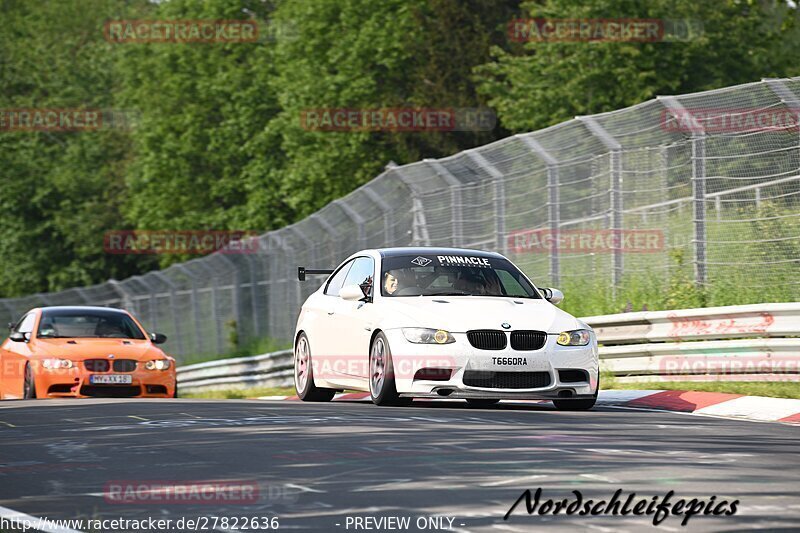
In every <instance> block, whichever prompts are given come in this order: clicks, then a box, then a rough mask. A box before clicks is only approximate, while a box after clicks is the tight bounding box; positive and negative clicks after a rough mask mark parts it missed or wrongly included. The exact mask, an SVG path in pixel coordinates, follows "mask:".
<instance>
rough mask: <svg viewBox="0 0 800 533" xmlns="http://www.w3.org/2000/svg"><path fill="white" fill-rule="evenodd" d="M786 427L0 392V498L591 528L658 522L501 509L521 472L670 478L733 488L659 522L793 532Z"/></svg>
mask: <svg viewBox="0 0 800 533" xmlns="http://www.w3.org/2000/svg"><path fill="white" fill-rule="evenodd" d="M799 435H800V428H798V427H796V426H788V425H784V424H777V423H756V422H748V421H736V420H726V419H715V418H707V417H697V416H690V415H681V414H676V413H663V412H653V411H637V410H632V409H625V408H611V407H598V408H596V409H595V410H594V411H591V412H584V413H564V412H557V411H555V410H553V409H552V408H551V407H550V406H549V405H545V404H542V405H531V406H524V407H512V406H502V407H497V408H493V409H474V408H468V407H467V406H466V404H461V403H455V402H450V403H435V402H415V404H414V405H413V406H411V407H402V408H378V407H375V406H373V405H371V404H365V403H356V402H352V403H350V402H335V403H330V404H306V403H301V402H291V401H283V402H277V401H275V402H269V401H255V400H253V401H247V400H242V401H234V400H230V401H205V400H157V401H142V400H122V401H120V400H79V401H67V400H50V401H39V402H30V401H7V402H3V403H2V404H0V507H2V508H5V510H6V511H5V512H6V513H7V512H8V510H14V511H19V512H22V513H26V514H27V515H30V516H33V517H46V518H50V519H55V518H94V519H100V518H109V519H111V518H130V519H137V520H142V519H146V518H148V517H157V518H172V519H177V518H180V517H213V516H217V517H223V516H225V517H236V516H238V517H241V516H248V517H271V516H277V517H279V522H280V529H281V530H314V531H338V530H341V531H366V530H367V529H365V527H366V526H367V525H370V524H371V525H372V526H375V523H374V522H372V523H364V522H362V523H361V525H362V527H361V528H358V529H356V528H355V522H354V517H366V516H370V517H379V516H397V517H410V518H411V521H410V524H411V526H412V527H410V529H407V530H409V531H419V530H420V529H417V527H416V526H415V521H416V520H417V518H419V517H428V518H430V517H445V519H444V520H443V521H442V523H441V524H442V525H443V526H444V527H441V528H438V529H437V528H435V527H432V528H430V529H426V530H428V531H437V530H438V531H446V530H450V531H532V530H534V529H539V528H541V527H545V526H546V527H548V528H551V527H556V528H559V529H563V530H576V529H580V530H585V529H588V530H594V531H600V532H602V531H639V530H642V529H655V528H654V527H653V526H652V516H650V517H648V516H633V515H629V516H624V517H623V516H578V515H571V516H566V515H564V514H563V513H562V514H560V515H558V516H552V515H546V516H539V515H538V514H534V515H531V516H529V515H528V514H527V512H526V511H525V504H524V503H523V504H520V506H519V507H518V508H517V509H516V510H515V511H514V513H513V514H512V516H511V518H510V519H509V520H508V521H504V520H503V515H504V514H505V513H506V511H508V510H509V508H510V507H511V505H512V504H513V503H514V502H515V500H517V498H518V497H519V496H520V495H521V493H522V491H523V490H525V489H528V488H529V489H531V490H532V491H535V490H536V489H537V488H542V491H543V495H544V497H545V498H552V499H556V500H557V499H563V498H574V496H573V494H572V491H573V490H578V491H580V492H581V493H582V495H583V497H584V498H592V499H595V500H597V499H606V500H608V499H609V498H611V496H612V495H613V493H614V491H616V490H617V489H622V490H623V493H624V494H625V495H628V494H630V493H633V492H635V493H636V495H637V497H639V498H651V497H652V496H655V495H661V496H663V495H664V494H666V493H667V492H668V491H670V490H673V491H675V498H686V499H690V498H695V497H697V498H704V499H709V498H710V497H711V496H717V500H722V499H728V500H733V499H738V500H740V503H739V507H738V512H737V514H736V515H734V516H720V517H713V516H694V517H693V518H691V521H690V522H689V527H688V528H684V527H681V524H680V521H681V518H679V517H668V518H667V519H666V520H665V521H664V522H662V523H661V525H660V526H659V527H658V530H661V531H687V530H688V531H703V530H713V531H720V530H728V531H731V530H739V529H752V528H770V529H772V530H775V529H785V530H786V531H788V530H791V529H795V530H796V527H797V525H798V524H800V498H798V496H800V469H798V468H797V457H798V455H797V454H798V448H799V446H798V436H799ZM112 480H116V481H125V480H127V481H134V482H136V481H143V480H144V481H153V480H160V481H162V482H164V481H172V482H176V481H180V482H191V481H223V480H229V481H241V480H248V481H255V482H257V483H258V486H259V493H258V499H257V501H256V502H249V503H248V504H245V505H242V504H238V503H237V504H231V503H228V502H224V501H214V502H211V503H200V504H198V503H192V504H186V503H166V504H165V503H164V502H154V501H137V502H135V503H113V502H109V501H107V499H106V498H105V497H104V491H105V490H106V489H107V483H108V482H109V481H112ZM348 517H349V520H348ZM446 518H450V519H452V526H451V527H450V529H447V526H448V525H449V524H450V522H448V520H447V519H446ZM434 523H435V522H434ZM385 524H387V523H384V525H385ZM217 529H218V530H225V529H226V528H223V527H217ZM228 529H230V528H228ZM370 530H372V531H376V530H390V529H389V528H388V527H384V528H382V529H370Z"/></svg>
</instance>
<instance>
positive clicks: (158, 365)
mask: <svg viewBox="0 0 800 533" xmlns="http://www.w3.org/2000/svg"><path fill="white" fill-rule="evenodd" d="M169 366H170V363H169V359H156V360H154V361H148V362H146V363H145V364H144V367H145V368H146V369H147V370H167V369H168V368H169Z"/></svg>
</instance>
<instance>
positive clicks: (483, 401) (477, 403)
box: [467, 398, 500, 408]
mask: <svg viewBox="0 0 800 533" xmlns="http://www.w3.org/2000/svg"><path fill="white" fill-rule="evenodd" d="M499 401H500V400H492V399H487V398H467V404H468V405H469V406H470V407H478V408H480V407H483V408H486V407H491V406H493V405H495V404H496V403H497V402H499Z"/></svg>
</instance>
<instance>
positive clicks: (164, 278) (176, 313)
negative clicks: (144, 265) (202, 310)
mask: <svg viewBox="0 0 800 533" xmlns="http://www.w3.org/2000/svg"><path fill="white" fill-rule="evenodd" d="M151 274H153V275H154V276H155V277H157V278H158V279H160V280H161V281H163V282H164V284H165V285H166V286H167V287H169V311H170V313H171V314H172V322H173V324H174V325H175V337H176V338H175V340H176V341H177V342H178V353H179V354H181V355H185V352H184V351H183V335H182V332H181V326H180V319H179V318H178V317H179V316H180V312H179V311H178V306H176V305H175V284H174V283H172V281H171V280H170V279H169V278H168V277H167V275H166V274H164V273H163V272H162V271H160V270H153V271H152V272H151Z"/></svg>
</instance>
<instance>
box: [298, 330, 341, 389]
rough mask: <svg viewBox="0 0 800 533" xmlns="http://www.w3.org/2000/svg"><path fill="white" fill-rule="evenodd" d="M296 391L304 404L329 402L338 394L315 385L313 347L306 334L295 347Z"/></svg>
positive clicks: (299, 338) (300, 337) (302, 334)
mask: <svg viewBox="0 0 800 533" xmlns="http://www.w3.org/2000/svg"><path fill="white" fill-rule="evenodd" d="M294 389H295V391H297V397H298V398H300V399H301V400H303V401H304V402H329V401H331V400H332V399H333V395H334V394H336V391H335V390H334V389H323V388H322V387H317V386H316V384H315V383H314V372H313V365H312V364H311V345H310V344H309V342H308V337H307V336H306V334H305V333H301V334H300V336H299V337H297V342H296V343H295V347H294Z"/></svg>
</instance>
